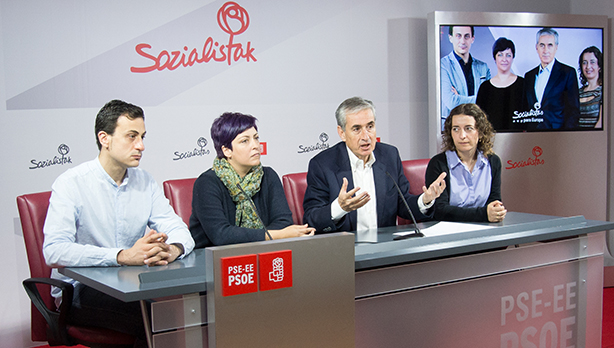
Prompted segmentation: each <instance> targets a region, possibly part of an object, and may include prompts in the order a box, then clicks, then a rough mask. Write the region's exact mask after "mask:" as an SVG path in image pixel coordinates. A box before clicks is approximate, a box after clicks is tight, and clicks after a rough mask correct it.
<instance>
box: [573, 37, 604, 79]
mask: <svg viewBox="0 0 614 348" xmlns="http://www.w3.org/2000/svg"><path fill="white" fill-rule="evenodd" d="M584 53H592V54H594V55H595V58H597V65H599V80H598V81H599V84H600V85H601V84H603V54H602V53H601V51H600V50H599V49H598V48H597V47H595V46H590V47H587V48H585V49H584V51H582V53H580V57H579V58H578V72H579V73H580V83H581V84H582V86H586V85H587V84H588V80H587V79H586V76H584V71H583V70H582V57H583V56H584Z"/></svg>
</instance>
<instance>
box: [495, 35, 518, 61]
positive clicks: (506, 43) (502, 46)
mask: <svg viewBox="0 0 614 348" xmlns="http://www.w3.org/2000/svg"><path fill="white" fill-rule="evenodd" d="M508 48H509V49H510V50H512V57H514V58H515V57H516V46H514V42H513V41H512V40H510V39H508V38H506V37H500V38H498V39H497V41H495V43H494V44H492V57H493V58H495V59H497V53H499V52H503V51H505V50H507V49H508Z"/></svg>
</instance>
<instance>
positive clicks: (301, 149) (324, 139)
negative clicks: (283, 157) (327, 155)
mask: <svg viewBox="0 0 614 348" xmlns="http://www.w3.org/2000/svg"><path fill="white" fill-rule="evenodd" d="M328 139H329V138H328V134H326V133H324V132H322V133H320V137H319V140H320V142H319V143H316V144H314V145H307V146H305V145H299V146H298V151H297V152H298V153H307V152H312V151H321V150H326V149H328V148H329V147H330V145H329V144H328Z"/></svg>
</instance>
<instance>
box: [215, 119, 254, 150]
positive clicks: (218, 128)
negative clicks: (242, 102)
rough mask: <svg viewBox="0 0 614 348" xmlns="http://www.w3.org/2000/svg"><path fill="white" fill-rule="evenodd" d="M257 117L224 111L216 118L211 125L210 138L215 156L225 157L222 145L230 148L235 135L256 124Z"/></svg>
mask: <svg viewBox="0 0 614 348" xmlns="http://www.w3.org/2000/svg"><path fill="white" fill-rule="evenodd" d="M257 120H258V119H257V118H255V117H254V116H252V115H245V114H242V113H239V112H225V113H223V114H222V115H221V116H220V117H218V118H216V119H215V120H214V121H213V124H212V125H211V139H212V140H213V147H214V148H215V151H216V152H217V158H220V159H221V158H225V157H226V156H224V151H222V146H225V147H226V148H228V149H230V150H232V141H233V140H235V138H236V137H237V135H239V134H241V133H243V132H245V131H246V130H248V129H250V128H252V127H254V128H256V130H258V126H256V121H257Z"/></svg>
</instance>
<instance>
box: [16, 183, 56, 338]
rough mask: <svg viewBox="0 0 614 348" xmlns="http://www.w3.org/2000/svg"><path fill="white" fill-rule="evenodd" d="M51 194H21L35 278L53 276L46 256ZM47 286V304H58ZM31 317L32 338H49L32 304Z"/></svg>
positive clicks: (21, 216) (21, 212)
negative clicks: (44, 232)
mask: <svg viewBox="0 0 614 348" xmlns="http://www.w3.org/2000/svg"><path fill="white" fill-rule="evenodd" d="M50 197H51V191H47V192H40V193H32V194H27V195H23V196H19V197H17V209H18V211H19V219H20V220H21V229H22V230H23V238H24V242H25V244H26V252H27V254H28V263H29V265H30V275H31V277H32V278H49V277H50V276H51V268H50V267H49V266H47V263H46V262H45V257H44V256H43V241H44V235H43V226H44V225H45V218H46V217H47V208H48V207H49V198H50ZM39 286H40V285H39ZM45 288H46V289H42V290H41V291H40V293H41V298H42V299H43V301H44V302H45V305H47V308H50V309H51V308H55V303H54V300H53V297H51V289H50V287H49V286H45ZM31 318H32V325H31V334H32V341H46V340H47V322H46V321H45V319H44V318H43V316H42V315H41V314H40V312H39V311H38V310H37V309H36V307H34V305H32V306H31Z"/></svg>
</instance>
